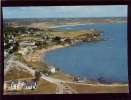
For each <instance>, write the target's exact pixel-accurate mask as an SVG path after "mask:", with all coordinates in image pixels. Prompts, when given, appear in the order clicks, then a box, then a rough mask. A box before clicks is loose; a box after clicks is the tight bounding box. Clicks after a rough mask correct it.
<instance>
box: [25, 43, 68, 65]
mask: <svg viewBox="0 0 131 100" xmlns="http://www.w3.org/2000/svg"><path fill="white" fill-rule="evenodd" d="M68 46H69V45H54V46H52V47H48V48H42V49H40V50H36V51H34V52H33V53H31V54H29V55H25V56H24V59H25V61H27V62H30V61H32V62H36V61H38V62H40V61H41V56H42V57H43V56H45V54H46V53H47V52H50V51H53V50H56V49H60V48H64V47H68Z"/></svg>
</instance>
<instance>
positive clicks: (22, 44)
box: [19, 41, 35, 47]
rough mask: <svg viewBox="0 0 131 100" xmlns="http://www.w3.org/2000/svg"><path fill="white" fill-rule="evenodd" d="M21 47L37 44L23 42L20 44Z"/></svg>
mask: <svg viewBox="0 0 131 100" xmlns="http://www.w3.org/2000/svg"><path fill="white" fill-rule="evenodd" d="M19 45H20V46H21V47H22V46H35V42H29V41H23V42H20V43H19Z"/></svg>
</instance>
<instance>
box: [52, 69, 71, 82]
mask: <svg viewBox="0 0 131 100" xmlns="http://www.w3.org/2000/svg"><path fill="white" fill-rule="evenodd" d="M50 77H53V78H56V79H61V80H64V81H73V77H72V76H69V75H66V74H64V72H60V71H58V72H56V73H54V74H52V75H50Z"/></svg>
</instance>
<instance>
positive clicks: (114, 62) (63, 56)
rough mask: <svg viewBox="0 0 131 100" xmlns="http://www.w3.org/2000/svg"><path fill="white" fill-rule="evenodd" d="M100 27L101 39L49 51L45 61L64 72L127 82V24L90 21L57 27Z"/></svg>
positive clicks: (64, 28) (70, 28) (109, 80)
mask: <svg viewBox="0 0 131 100" xmlns="http://www.w3.org/2000/svg"><path fill="white" fill-rule="evenodd" d="M92 28H95V29H98V30H103V31H104V33H103V38H104V39H105V40H104V41H99V42H90V43H82V44H81V45H76V46H73V47H68V48H62V49H58V50H55V51H52V52H49V53H48V54H47V55H46V57H45V61H46V63H47V64H52V65H55V66H57V67H59V68H60V69H61V70H62V71H64V72H65V73H68V74H71V75H75V76H80V77H82V78H87V79H90V80H97V79H98V78H100V77H102V78H103V79H104V80H105V81H107V82H121V83H128V62H127V24H126V23H116V24H92V25H79V26H70V27H68V26H66V27H59V28H57V30H83V29H84V30H85V29H92Z"/></svg>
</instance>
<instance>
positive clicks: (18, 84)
mask: <svg viewBox="0 0 131 100" xmlns="http://www.w3.org/2000/svg"><path fill="white" fill-rule="evenodd" d="M36 87H37V82H36V81H34V80H28V81H27V80H12V81H8V82H4V91H21V90H31V89H36Z"/></svg>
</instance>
